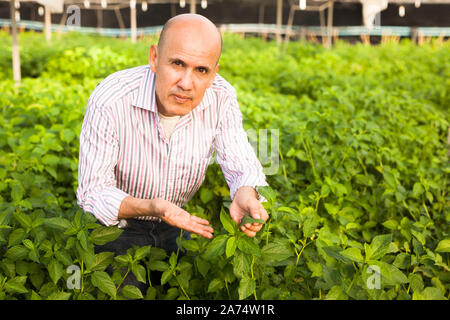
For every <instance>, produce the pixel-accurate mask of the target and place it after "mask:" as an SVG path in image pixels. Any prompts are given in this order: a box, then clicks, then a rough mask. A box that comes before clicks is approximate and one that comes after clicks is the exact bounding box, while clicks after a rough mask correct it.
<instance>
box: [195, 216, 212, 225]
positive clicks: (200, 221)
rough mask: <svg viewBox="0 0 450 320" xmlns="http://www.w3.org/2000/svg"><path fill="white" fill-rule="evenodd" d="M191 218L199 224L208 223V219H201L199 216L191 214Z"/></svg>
mask: <svg viewBox="0 0 450 320" xmlns="http://www.w3.org/2000/svg"><path fill="white" fill-rule="evenodd" d="M191 220H192V221H193V222H196V223H199V224H204V225H209V221H208V220H206V219H202V218H200V217H197V216H191Z"/></svg>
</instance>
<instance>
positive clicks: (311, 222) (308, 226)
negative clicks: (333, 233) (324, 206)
mask: <svg viewBox="0 0 450 320" xmlns="http://www.w3.org/2000/svg"><path fill="white" fill-rule="evenodd" d="M318 224H319V219H318V217H317V215H315V214H314V215H312V216H310V217H308V218H306V220H305V222H304V223H303V236H304V237H305V238H309V237H311V236H312V235H313V233H314V230H315V229H316V228H317V225H318Z"/></svg>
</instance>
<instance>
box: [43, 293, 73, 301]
mask: <svg viewBox="0 0 450 320" xmlns="http://www.w3.org/2000/svg"><path fill="white" fill-rule="evenodd" d="M71 295H72V294H71V293H70V292H62V291H56V292H52V293H51V294H50V295H49V296H48V297H47V299H46V300H69V299H70V296H71Z"/></svg>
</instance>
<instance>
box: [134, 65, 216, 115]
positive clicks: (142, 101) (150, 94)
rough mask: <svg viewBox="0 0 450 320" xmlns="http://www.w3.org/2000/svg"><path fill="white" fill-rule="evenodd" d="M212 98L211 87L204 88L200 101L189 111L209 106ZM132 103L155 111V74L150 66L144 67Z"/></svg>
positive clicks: (200, 109) (196, 110)
mask: <svg viewBox="0 0 450 320" xmlns="http://www.w3.org/2000/svg"><path fill="white" fill-rule="evenodd" d="M212 101H214V100H213V90H212V89H211V87H209V88H208V89H206V91H205V94H204V95H203V99H202V101H200V104H199V105H198V106H196V107H195V108H194V109H193V110H192V111H191V112H200V111H202V110H204V109H205V108H206V107H208V106H210V105H211V103H212ZM133 105H134V106H135V107H139V108H143V109H146V110H149V111H152V112H157V110H158V109H157V107H156V95H155V74H154V73H153V72H152V70H151V69H150V66H147V67H146V68H145V72H144V74H143V77H142V79H141V82H140V83H139V87H138V90H137V94H136V95H135V97H134V100H133Z"/></svg>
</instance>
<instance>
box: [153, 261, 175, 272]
mask: <svg viewBox="0 0 450 320" xmlns="http://www.w3.org/2000/svg"><path fill="white" fill-rule="evenodd" d="M148 266H149V268H150V270H156V271H161V272H163V271H166V270H168V269H170V267H169V265H168V264H167V262H165V261H161V260H150V262H149V263H148Z"/></svg>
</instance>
